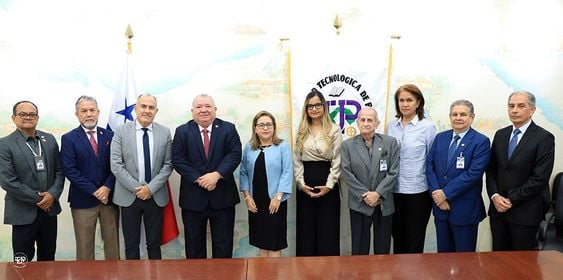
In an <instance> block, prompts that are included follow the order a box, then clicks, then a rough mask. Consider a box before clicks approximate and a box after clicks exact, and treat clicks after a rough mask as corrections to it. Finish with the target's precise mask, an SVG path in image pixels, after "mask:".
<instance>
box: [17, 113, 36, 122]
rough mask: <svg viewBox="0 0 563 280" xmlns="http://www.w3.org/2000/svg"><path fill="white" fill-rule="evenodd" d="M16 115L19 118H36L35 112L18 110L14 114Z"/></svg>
mask: <svg viewBox="0 0 563 280" xmlns="http://www.w3.org/2000/svg"><path fill="white" fill-rule="evenodd" d="M16 116H18V117H20V119H32V120H34V119H36V118H37V116H38V115H37V113H24V112H19V113H17V114H16Z"/></svg>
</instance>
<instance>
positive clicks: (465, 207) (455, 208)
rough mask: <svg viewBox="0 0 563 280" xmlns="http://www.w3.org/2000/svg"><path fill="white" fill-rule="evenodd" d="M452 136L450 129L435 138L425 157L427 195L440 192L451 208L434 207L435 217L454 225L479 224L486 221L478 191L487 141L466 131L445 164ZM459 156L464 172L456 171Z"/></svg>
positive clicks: (481, 180)
mask: <svg viewBox="0 0 563 280" xmlns="http://www.w3.org/2000/svg"><path fill="white" fill-rule="evenodd" d="M452 135H453V132H452V130H448V131H444V132H441V133H439V134H438V135H436V138H435V140H434V143H433V144H432V148H431V149H430V153H429V154H428V156H427V158H426V179H427V181H428V188H429V192H430V193H432V192H433V191H435V190H437V189H442V190H443V191H444V194H445V195H446V197H447V199H448V202H449V203H450V207H451V210H450V211H444V210H440V208H438V206H436V205H434V206H433V214H434V218H436V219H439V220H448V221H449V222H450V223H451V224H454V225H471V224H478V223H479V222H480V221H482V220H483V219H484V218H485V205H484V204H483V198H482V197H481V191H482V188H483V173H484V172H485V170H486V168H487V165H488V163H489V159H490V157H491V149H490V141H489V138H487V137H486V136H485V135H483V134H481V133H479V132H477V131H475V130H474V129H473V128H469V131H467V134H465V136H464V137H463V139H461V141H460V143H459V145H458V147H457V149H456V151H455V153H454V158H453V159H450V163H449V164H448V159H447V157H448V149H449V146H450V143H451V141H452ZM460 155H461V156H463V157H464V161H465V162H464V168H463V169H457V168H456V161H457V160H456V158H457V157H458V156H460Z"/></svg>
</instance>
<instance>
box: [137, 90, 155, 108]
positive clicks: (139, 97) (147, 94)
mask: <svg viewBox="0 0 563 280" xmlns="http://www.w3.org/2000/svg"><path fill="white" fill-rule="evenodd" d="M144 96H146V97H152V98H153V99H154V104H156V105H157V106H158V101H157V100H156V96H154V95H152V94H150V93H141V94H139V96H137V101H139V99H141V97H144Z"/></svg>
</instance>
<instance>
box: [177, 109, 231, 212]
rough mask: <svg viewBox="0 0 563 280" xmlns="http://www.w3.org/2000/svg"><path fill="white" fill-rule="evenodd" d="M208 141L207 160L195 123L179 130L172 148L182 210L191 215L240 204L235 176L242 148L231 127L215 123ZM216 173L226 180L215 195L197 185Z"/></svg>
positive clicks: (217, 120)
mask: <svg viewBox="0 0 563 280" xmlns="http://www.w3.org/2000/svg"><path fill="white" fill-rule="evenodd" d="M212 126H213V128H212V131H211V138H210V139H209V140H210V142H209V160H206V159H205V154H204V150H203V142H202V139H201V132H200V130H199V127H198V125H197V123H196V122H195V121H193V120H191V121H189V122H188V123H186V124H183V125H181V126H179V127H178V128H176V132H175V134H174V141H173V144H172V151H173V152H172V164H173V165H174V169H175V170H176V171H177V172H178V173H179V174H180V175H181V177H182V179H181V186H180V203H179V204H180V207H181V208H182V209H186V210H190V211H203V210H204V209H206V207H207V206H208V205H209V206H210V207H211V208H212V209H216V210H218V209H225V208H228V207H232V206H234V205H236V204H237V203H239V202H240V198H239V195H238V191H237V186H236V183H235V178H234V177H233V172H234V171H235V169H236V168H237V166H238V165H239V164H240V161H241V153H242V151H241V150H242V147H241V142H240V137H239V135H238V133H237V131H236V129H235V126H234V125H233V124H232V123H229V122H226V121H223V120H221V119H215V120H214V121H213V124H212ZM213 171H217V172H219V173H220V174H221V175H222V176H223V178H222V179H219V181H218V182H217V187H216V188H215V189H214V190H213V191H207V190H205V189H203V188H202V187H200V186H199V185H198V184H197V183H196V182H195V181H196V180H197V178H198V177H200V176H202V175H204V174H206V173H209V172H213Z"/></svg>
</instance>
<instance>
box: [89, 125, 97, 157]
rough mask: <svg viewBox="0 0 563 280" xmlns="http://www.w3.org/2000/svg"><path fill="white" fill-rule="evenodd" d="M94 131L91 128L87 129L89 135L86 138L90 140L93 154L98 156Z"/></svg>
mask: <svg viewBox="0 0 563 280" xmlns="http://www.w3.org/2000/svg"><path fill="white" fill-rule="evenodd" d="M94 133H96V132H95V131H93V130H90V131H88V135H90V136H89V137H88V140H90V146H92V150H94V155H96V157H98V143H96V138H94Z"/></svg>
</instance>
